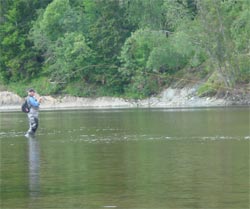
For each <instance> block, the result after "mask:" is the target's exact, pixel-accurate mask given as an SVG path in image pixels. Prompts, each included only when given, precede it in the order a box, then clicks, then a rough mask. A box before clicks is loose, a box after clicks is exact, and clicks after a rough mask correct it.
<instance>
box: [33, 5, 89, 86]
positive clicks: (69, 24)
mask: <svg viewBox="0 0 250 209" xmlns="http://www.w3.org/2000/svg"><path fill="white" fill-rule="evenodd" d="M82 21H84V20H83V17H82V15H81V14H80V13H79V12H75V8H72V7H71V5H70V1H69V0H54V1H53V2H52V3H50V4H49V5H48V6H47V8H46V9H45V10H42V11H40V16H39V18H38V19H37V21H36V22H34V26H33V28H32V31H31V33H30V34H31V39H32V40H33V41H34V44H35V47H36V48H37V49H38V50H40V51H41V52H43V53H44V58H45V62H44V68H45V70H46V72H47V73H48V75H49V77H50V79H51V80H53V81H55V82H59V83H62V82H63V83H64V82H68V81H70V80H71V79H74V78H76V75H78V76H79V77H81V76H84V75H86V74H87V72H86V70H85V68H84V66H86V65H88V64H89V60H90V57H91V56H92V52H91V50H90V48H89V47H88V45H87V42H86V39H85V37H84V35H83V32H82V31H83V27H82V25H81V23H82Z"/></svg>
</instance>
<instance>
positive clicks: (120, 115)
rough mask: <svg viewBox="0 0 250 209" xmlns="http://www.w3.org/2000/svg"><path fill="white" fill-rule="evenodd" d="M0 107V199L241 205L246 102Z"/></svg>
mask: <svg viewBox="0 0 250 209" xmlns="http://www.w3.org/2000/svg"><path fill="white" fill-rule="evenodd" d="M26 117H27V116H26V115H25V114H24V113H21V112H2V113H0V148H1V154H0V160H1V161H0V162H1V164H0V169H1V171H0V187H1V189H0V198H1V199H0V208H1V209H5V208H6V209H10V208H30V209H36V208H39V209H40V208H41V209H44V208H53V209H55V208H63V209H74V208H77V209H78V208H84V209H98V208H100V209H101V208H117V209H118V208H122V209H184V208H185V209H247V208H249V186H250V185H249V151H250V149H249V148H250V146H249V145H250V143H249V142H250V110H249V108H201V109H116V110H67V111H41V112H40V124H39V128H38V132H37V135H36V137H35V138H29V139H27V138H25V137H24V133H25V131H26V130H27V128H28V124H27V118H26Z"/></svg>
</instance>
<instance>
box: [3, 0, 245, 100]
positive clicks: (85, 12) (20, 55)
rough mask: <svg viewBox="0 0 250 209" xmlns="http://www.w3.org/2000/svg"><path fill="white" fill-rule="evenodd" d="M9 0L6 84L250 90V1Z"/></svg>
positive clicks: (138, 92)
mask: <svg viewBox="0 0 250 209" xmlns="http://www.w3.org/2000/svg"><path fill="white" fill-rule="evenodd" d="M0 2H1V12H0V23H1V24H0V47H1V56H0V82H1V85H0V86H1V88H6V89H7V90H10V91H13V92H16V93H17V94H19V95H21V96H24V95H25V94H26V93H25V89H26V88H28V87H30V86H32V87H34V88H36V89H37V90H38V91H39V93H40V94H43V95H58V94H59V95H61V94H69V95H73V96H81V97H93V96H94V97H97V96H118V97H124V98H137V99H138V98H145V97H149V96H152V95H155V94H158V93H159V92H160V91H162V90H163V89H165V88H167V87H169V86H175V87H178V86H179V87H183V86H187V85H193V84H194V83H197V82H198V83H200V85H199V88H198V89H197V92H198V94H199V95H200V96H207V95H209V96H214V95H221V96H223V95H227V94H228V93H230V92H232V91H235V90H237V89H239V88H240V89H244V91H246V92H249V82H250V39H249V36H250V21H249V19H250V1H245V0H43V1H41V0H0Z"/></svg>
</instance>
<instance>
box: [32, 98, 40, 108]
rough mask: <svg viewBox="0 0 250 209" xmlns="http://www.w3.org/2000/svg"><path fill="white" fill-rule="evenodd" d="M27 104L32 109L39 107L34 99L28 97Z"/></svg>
mask: <svg viewBox="0 0 250 209" xmlns="http://www.w3.org/2000/svg"><path fill="white" fill-rule="evenodd" d="M29 104H30V105H31V106H33V107H39V105H40V103H39V102H38V101H37V100H36V99H35V98H34V97H29Z"/></svg>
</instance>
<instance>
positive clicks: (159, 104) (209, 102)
mask: <svg viewBox="0 0 250 209" xmlns="http://www.w3.org/2000/svg"><path fill="white" fill-rule="evenodd" d="M23 101H24V98H21V97H19V96H18V95H16V94H14V93H12V92H8V91H2V92H0V111H19V110H20V106H21V104H22V102H23ZM243 105H244V106H250V92H247V93H246V92H241V91H237V92H230V93H228V94H227V95H226V96H225V95H224V96H223V97H218V96H217V97H198V96H197V87H196V86H193V87H184V88H181V89H178V88H168V89H166V90H164V91H162V92H161V93H160V94H159V95H157V96H153V97H150V98H147V99H142V100H134V99H123V98H116V97H98V98H83V97H74V96H69V95H64V96H57V97H52V96H43V103H42V105H41V110H57V109H80V108H90V109H91V108H137V107H141V108H192V107H225V106H243Z"/></svg>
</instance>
